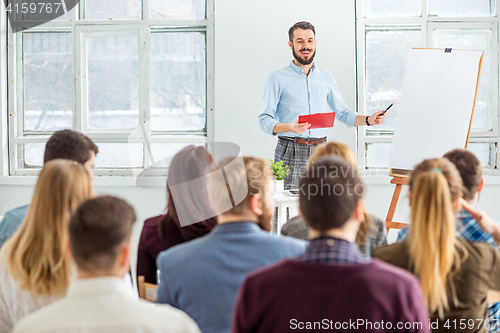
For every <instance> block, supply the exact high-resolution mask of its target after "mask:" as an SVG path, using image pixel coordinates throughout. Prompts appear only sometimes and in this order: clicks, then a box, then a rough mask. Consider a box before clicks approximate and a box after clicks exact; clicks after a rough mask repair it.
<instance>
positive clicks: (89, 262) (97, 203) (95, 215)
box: [69, 196, 136, 272]
mask: <svg viewBox="0 0 500 333" xmlns="http://www.w3.org/2000/svg"><path fill="white" fill-rule="evenodd" d="M135 220H136V215H135V212H134V209H133V208H132V206H130V205H129V204H128V203H127V202H126V201H125V200H123V199H119V198H116V197H112V196H101V197H97V198H94V199H91V200H88V201H86V202H84V203H83V204H82V205H81V206H80V207H78V208H77V209H76V210H75V212H74V213H73V214H72V216H71V219H70V222H69V239H70V244H71V253H72V254H73V258H74V259H75V262H76V265H77V266H78V268H80V269H82V270H85V271H87V272H99V271H107V270H109V269H111V268H112V267H113V265H114V264H115V262H116V258H117V256H118V254H119V251H120V248H121V247H122V245H123V244H124V243H127V242H128V241H129V239H130V235H131V234H132V226H133V224H134V222H135Z"/></svg>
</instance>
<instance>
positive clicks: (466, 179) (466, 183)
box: [443, 149, 483, 200]
mask: <svg viewBox="0 0 500 333" xmlns="http://www.w3.org/2000/svg"><path fill="white" fill-rule="evenodd" d="M443 157H444V158H447V159H448V160H450V161H451V163H453V164H454V165H455V167H456V168H457V170H458V172H459V173H460V177H461V178H462V183H463V189H462V190H463V198H464V199H465V200H472V199H474V197H475V195H476V192H477V190H478V188H479V185H480V184H481V177H482V175H483V169H482V167H481V162H479V159H478V158H477V157H476V155H474V154H473V153H472V152H470V151H468V150H466V149H454V150H452V151H450V152H448V153H446V154H445V155H444V156H443Z"/></svg>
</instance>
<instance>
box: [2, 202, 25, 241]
mask: <svg viewBox="0 0 500 333" xmlns="http://www.w3.org/2000/svg"><path fill="white" fill-rule="evenodd" d="M27 210H28V205H24V206H21V207H17V208H14V209H11V210H9V211H8V212H7V213H5V215H4V217H3V219H2V222H0V247H1V246H2V245H3V243H5V241H6V240H7V239H9V238H10V236H12V235H13V234H14V233H15V232H16V231H17V229H18V228H19V226H20V225H21V222H23V219H24V216H25V215H26V211H27Z"/></svg>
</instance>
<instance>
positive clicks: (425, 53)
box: [388, 49, 484, 170]
mask: <svg viewBox="0 0 500 333" xmlns="http://www.w3.org/2000/svg"><path fill="white" fill-rule="evenodd" d="M483 53H484V52H483V51H469V50H452V51H451V53H450V52H445V50H444V49H412V50H411V51H410V53H409V56H408V60H407V63H406V70H405V78H404V82H403V89H402V92H401V100H400V108H399V111H398V118H397V120H396V126H395V128H394V136H393V139H392V145H391V152H390V155H389V167H390V168H392V169H403V170H413V168H414V167H415V166H416V165H417V164H418V163H420V162H422V161H423V160H424V159H428V158H437V157H442V156H443V155H444V154H445V153H446V152H448V151H450V150H452V149H455V148H464V147H465V143H466V141H467V134H468V132H469V124H470V122H471V121H472V118H471V115H472V110H473V106H474V98H475V94H476V86H477V82H478V75H479V70H480V61H481V59H482V55H483ZM388 112H390V111H388Z"/></svg>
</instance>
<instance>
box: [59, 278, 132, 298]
mask: <svg viewBox="0 0 500 333" xmlns="http://www.w3.org/2000/svg"><path fill="white" fill-rule="evenodd" d="M102 294H122V295H125V296H129V297H133V295H132V293H131V291H130V288H129V287H128V286H127V284H126V283H125V281H124V280H123V279H120V278H118V277H114V276H106V277H98V278H89V279H77V280H73V281H72V282H71V284H70V285H69V288H68V292H67V296H70V297H85V296H94V295H102Z"/></svg>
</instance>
